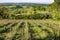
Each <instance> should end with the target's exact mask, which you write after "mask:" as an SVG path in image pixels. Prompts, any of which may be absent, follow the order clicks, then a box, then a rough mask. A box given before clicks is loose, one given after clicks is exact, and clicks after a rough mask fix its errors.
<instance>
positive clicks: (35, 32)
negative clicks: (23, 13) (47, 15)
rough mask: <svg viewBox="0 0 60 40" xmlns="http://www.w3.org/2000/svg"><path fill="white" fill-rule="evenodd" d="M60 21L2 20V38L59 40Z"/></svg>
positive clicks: (9, 39)
mask: <svg viewBox="0 0 60 40" xmlns="http://www.w3.org/2000/svg"><path fill="white" fill-rule="evenodd" d="M59 38H60V23H59V22H56V21H53V20H0V40H59Z"/></svg>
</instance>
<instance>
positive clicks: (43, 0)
mask: <svg viewBox="0 0 60 40" xmlns="http://www.w3.org/2000/svg"><path fill="white" fill-rule="evenodd" d="M6 2H8V3H9V2H13V3H22V2H24V3H25V2H26V3H29V2H30V3H41V4H51V3H53V2H54V0H0V3H6Z"/></svg>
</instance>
